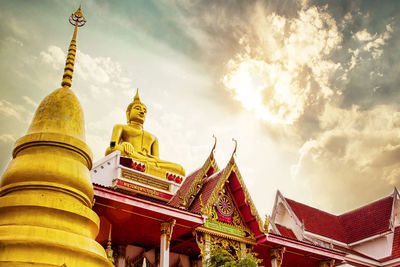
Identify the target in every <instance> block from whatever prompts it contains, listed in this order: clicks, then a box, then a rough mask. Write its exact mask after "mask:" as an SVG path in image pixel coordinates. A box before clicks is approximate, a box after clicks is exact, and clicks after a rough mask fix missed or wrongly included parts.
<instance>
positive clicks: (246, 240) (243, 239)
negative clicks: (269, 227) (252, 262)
mask: <svg viewBox="0 0 400 267" xmlns="http://www.w3.org/2000/svg"><path fill="white" fill-rule="evenodd" d="M196 231H197V232H201V233H207V234H210V235H215V236H219V237H222V238H227V239H231V240H236V241H239V242H243V243H246V244H250V245H257V243H256V241H255V240H254V239H251V238H248V237H241V236H236V235H231V234H228V233H224V232H220V231H218V230H214V229H211V228H206V227H198V228H196Z"/></svg>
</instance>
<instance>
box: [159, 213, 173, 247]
mask: <svg viewBox="0 0 400 267" xmlns="http://www.w3.org/2000/svg"><path fill="white" fill-rule="evenodd" d="M175 224H176V220H175V219H172V220H171V221H168V222H161V223H160V233H161V236H162V235H166V236H167V249H168V248H169V243H170V241H171V237H172V231H173V230H174V226H175Z"/></svg>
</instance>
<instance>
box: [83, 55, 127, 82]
mask: <svg viewBox="0 0 400 267" xmlns="http://www.w3.org/2000/svg"><path fill="white" fill-rule="evenodd" d="M76 58H77V59H76V60H77V61H78V62H79V63H78V64H76V66H75V67H76V73H77V75H79V76H81V77H82V78H83V79H84V80H88V81H90V82H94V83H98V84H104V83H109V82H111V81H112V80H114V79H116V78H118V77H120V74H121V66H120V65H119V63H115V62H113V61H112V60H111V58H109V57H92V56H90V55H89V54H85V53H84V52H81V51H79V50H78V54H77V57H76Z"/></svg>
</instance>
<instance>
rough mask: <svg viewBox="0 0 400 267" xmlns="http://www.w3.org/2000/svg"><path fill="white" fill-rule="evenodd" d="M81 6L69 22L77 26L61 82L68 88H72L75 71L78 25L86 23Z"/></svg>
mask: <svg viewBox="0 0 400 267" xmlns="http://www.w3.org/2000/svg"><path fill="white" fill-rule="evenodd" d="M81 7H82V6H79V8H78V10H77V11H75V13H73V14H72V15H71V16H70V17H69V22H70V23H71V24H72V25H74V26H75V30H74V35H73V36H72V40H71V43H70V45H69V48H68V56H67V61H66V62H65V68H64V75H63V79H62V82H61V86H62V87H66V88H70V87H71V85H72V74H73V73H74V64H75V55H76V36H77V34H78V27H82V26H83V25H85V24H86V19H85V17H84V16H83V14H82V9H81Z"/></svg>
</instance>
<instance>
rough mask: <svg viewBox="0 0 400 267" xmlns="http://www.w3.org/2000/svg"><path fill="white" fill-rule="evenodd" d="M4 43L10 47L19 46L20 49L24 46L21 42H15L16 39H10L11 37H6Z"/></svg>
mask: <svg viewBox="0 0 400 267" xmlns="http://www.w3.org/2000/svg"><path fill="white" fill-rule="evenodd" d="M6 41H7V42H8V43H10V44H11V45H18V46H20V47H23V46H24V43H23V42H22V41H20V40H17V39H15V38H14V37H11V36H8V37H7V38H6Z"/></svg>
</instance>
